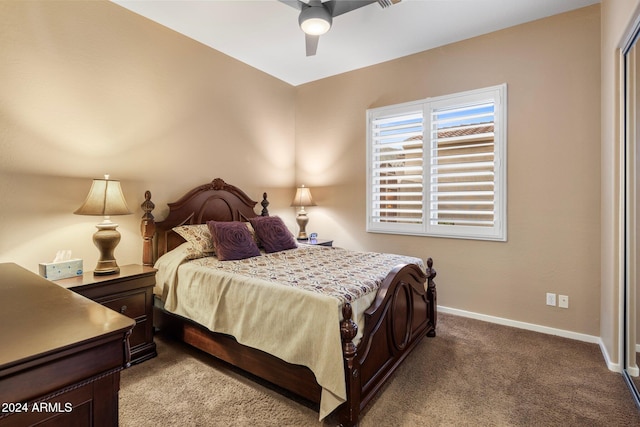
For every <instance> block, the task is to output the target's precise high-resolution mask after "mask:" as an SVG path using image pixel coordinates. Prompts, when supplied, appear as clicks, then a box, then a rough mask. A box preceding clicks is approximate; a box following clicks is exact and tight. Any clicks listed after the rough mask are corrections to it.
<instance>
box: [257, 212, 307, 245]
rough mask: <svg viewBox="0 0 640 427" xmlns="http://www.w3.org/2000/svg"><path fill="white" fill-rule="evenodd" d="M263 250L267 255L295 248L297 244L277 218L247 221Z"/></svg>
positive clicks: (258, 218) (258, 217) (263, 217)
mask: <svg viewBox="0 0 640 427" xmlns="http://www.w3.org/2000/svg"><path fill="white" fill-rule="evenodd" d="M249 222H250V223H251V225H252V226H253V229H254V230H255V231H256V235H257V236H258V239H259V240H260V243H261V244H262V247H263V248H264V250H265V251H266V252H268V253H272V252H279V251H284V250H285V249H293V248H297V247H298V244H297V243H296V240H295V239H294V237H293V234H291V232H290V231H289V229H288V228H287V226H286V225H284V222H283V221H282V219H281V218H280V217H278V216H257V217H254V218H251V219H249Z"/></svg>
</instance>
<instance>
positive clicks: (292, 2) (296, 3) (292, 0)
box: [278, 0, 302, 10]
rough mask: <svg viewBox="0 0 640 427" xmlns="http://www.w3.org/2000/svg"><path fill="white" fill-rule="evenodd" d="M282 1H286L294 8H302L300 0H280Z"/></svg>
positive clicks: (285, 2)
mask: <svg viewBox="0 0 640 427" xmlns="http://www.w3.org/2000/svg"><path fill="white" fill-rule="evenodd" d="M278 1H279V2H280V3H284V4H286V5H287V6H291V7H292V8H294V9H298V10H300V9H302V4H301V2H300V1H299V0H278Z"/></svg>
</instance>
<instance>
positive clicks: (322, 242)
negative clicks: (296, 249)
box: [298, 239, 333, 246]
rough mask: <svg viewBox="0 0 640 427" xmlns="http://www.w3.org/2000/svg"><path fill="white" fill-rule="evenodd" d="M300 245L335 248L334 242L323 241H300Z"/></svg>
mask: <svg viewBox="0 0 640 427" xmlns="http://www.w3.org/2000/svg"><path fill="white" fill-rule="evenodd" d="M298 243H299V244H301V245H317V246H333V240H323V239H308V240H298Z"/></svg>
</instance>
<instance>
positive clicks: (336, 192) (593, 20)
mask: <svg viewBox="0 0 640 427" xmlns="http://www.w3.org/2000/svg"><path fill="white" fill-rule="evenodd" d="M503 82H505V83H507V85H508V242H506V243H502V242H483V241H472V240H457V239H444V238H429V237H414V236H392V235H385V234H373V233H366V232H365V225H366V218H365V215H366V213H365V186H366V176H365V173H366V172H365V165H366V163H365V161H366V159H365V150H366V147H365V138H366V134H365V131H366V127H365V110H366V109H367V108H372V107H379V106H383V105H389V104H395V103H400V102H405V101H412V100H415V99H420V98H425V97H430V96H438V95H443V94H448V93H454V92H459V91H464V90H469V89H475V88H481V87H486V86H492V85H497V84H500V83H503ZM296 144H297V145H296V147H297V150H296V165H297V176H296V179H297V181H298V183H304V184H306V185H308V186H310V187H311V188H312V192H313V195H314V198H315V199H316V202H317V203H318V207H314V208H310V209H309V216H310V222H309V226H308V227H307V231H317V232H318V233H319V235H320V236H321V237H329V238H333V239H334V240H335V244H336V245H339V246H344V247H349V248H355V249H366V250H375V251H390V252H399V253H406V254H410V255H415V256H420V257H422V258H426V257H428V256H431V257H433V258H434V260H435V264H436V268H437V270H438V271H439V274H438V280H437V282H438V286H439V288H438V303H439V304H441V305H443V306H446V307H451V308H455V309H459V310H466V311H470V312H476V313H482V314H486V315H491V316H497V317H501V318H506V319H512V320H516V321H520V322H528V323H534V324H538V325H543V326H548V327H553V328H559V329H565V330H570V331H574V332H578V333H584V334H589V335H596V336H597V335H599V328H600V320H599V318H598V312H599V307H600V280H599V278H600V264H599V257H600V11H599V5H596V6H592V7H588V8H584V9H580V10H577V11H574V12H570V13H566V14H562V15H558V16H553V17H550V18H547V19H543V20H539V21H536V22H532V23H528V24H525V25H520V26H517V27H513V28H509V29H506V30H503V31H499V32H496V33H492V34H488V35H485V36H482V37H477V38H473V39H470V40H465V41H462V42H459V43H455V44H452V45H448V46H444V47H441V48H438V49H433V50H430V51H426V52H423V53H419V54H416V55H412V56H408V57H405V58H402V59H399V60H395V61H392V62H388V63H384V64H380V65H376V66H372V67H369V68H366V69H362V70H358V71H354V72H350V73H346V74H343V75H339V76H335V77H332V78H327V79H323V80H320V81H317V82H313V83H309V84H306V85H303V86H299V87H298V91H297V98H296ZM546 292H555V293H559V294H564V295H568V296H569V297H570V308H569V309H560V308H552V307H549V306H546V305H545V293H546Z"/></svg>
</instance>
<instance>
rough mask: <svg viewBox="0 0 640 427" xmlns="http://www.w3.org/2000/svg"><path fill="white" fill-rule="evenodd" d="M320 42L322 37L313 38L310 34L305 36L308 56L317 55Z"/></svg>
mask: <svg viewBox="0 0 640 427" xmlns="http://www.w3.org/2000/svg"><path fill="white" fill-rule="evenodd" d="M318 40H320V36H312V35H309V34H305V35H304V44H305V45H306V49H307V56H314V55H315V54H316V50H318Z"/></svg>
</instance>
